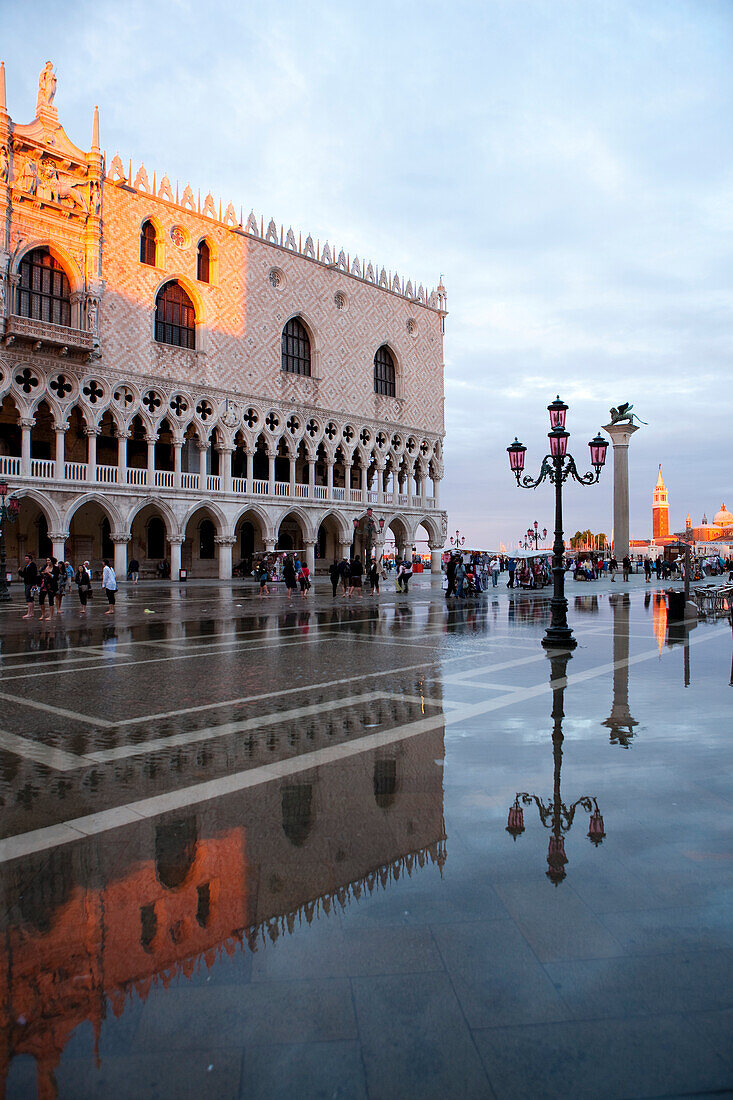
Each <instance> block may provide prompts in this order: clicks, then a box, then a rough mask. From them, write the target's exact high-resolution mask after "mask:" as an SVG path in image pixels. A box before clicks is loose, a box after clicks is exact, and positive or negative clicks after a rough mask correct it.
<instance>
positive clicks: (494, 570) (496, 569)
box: [489, 555, 501, 588]
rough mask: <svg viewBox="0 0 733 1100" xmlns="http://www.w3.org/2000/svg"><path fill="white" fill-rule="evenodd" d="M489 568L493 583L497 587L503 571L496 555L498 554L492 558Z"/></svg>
mask: <svg viewBox="0 0 733 1100" xmlns="http://www.w3.org/2000/svg"><path fill="white" fill-rule="evenodd" d="M489 569H490V570H491V583H492V585H493V587H494V588H496V586H497V584H498V583H499V573H500V572H501V562H500V561H499V559H498V558H497V557H496V555H494V557H493V558H492V559H491V563H490V564H489Z"/></svg>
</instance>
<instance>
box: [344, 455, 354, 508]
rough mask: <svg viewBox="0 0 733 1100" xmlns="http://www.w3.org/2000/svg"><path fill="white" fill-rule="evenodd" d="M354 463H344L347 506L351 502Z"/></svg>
mask: <svg viewBox="0 0 733 1100" xmlns="http://www.w3.org/2000/svg"><path fill="white" fill-rule="evenodd" d="M352 466H353V462H349V461H348V460H347V461H345V462H344V501H345V503H346V504H348V503H349V501H350V500H351V467H352Z"/></svg>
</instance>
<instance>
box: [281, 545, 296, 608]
mask: <svg viewBox="0 0 733 1100" xmlns="http://www.w3.org/2000/svg"><path fill="white" fill-rule="evenodd" d="M283 580H284V581H285V588H286V590H287V593H288V603H292V602H293V593H294V592H295V591H296V588H297V584H298V581H297V577H296V573H295V566H294V565H293V561H292V558H291V557H290V555H289V554H286V555H285V558H284V560H283Z"/></svg>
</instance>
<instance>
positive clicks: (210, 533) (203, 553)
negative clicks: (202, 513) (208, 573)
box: [199, 519, 216, 561]
mask: <svg viewBox="0 0 733 1100" xmlns="http://www.w3.org/2000/svg"><path fill="white" fill-rule="evenodd" d="M215 537H216V528H215V527H214V524H213V523H212V522H211V520H210V519H205V520H202V522H201V526H200V527H199V557H200V558H202V559H208V560H209V561H211V560H212V559H213V558H215V557H216V549H215V543H214V539H215Z"/></svg>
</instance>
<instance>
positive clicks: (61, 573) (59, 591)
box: [55, 561, 74, 615]
mask: <svg viewBox="0 0 733 1100" xmlns="http://www.w3.org/2000/svg"><path fill="white" fill-rule="evenodd" d="M71 576H72V577H73V576H74V571H73V570H72V572H71ZM68 586H69V573H68V567H67V564H66V562H65V561H59V563H58V576H57V580H56V598H55V603H56V614H57V615H60V614H61V604H62V601H63V598H64V596H65V595H66V590H67V588H68Z"/></svg>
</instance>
